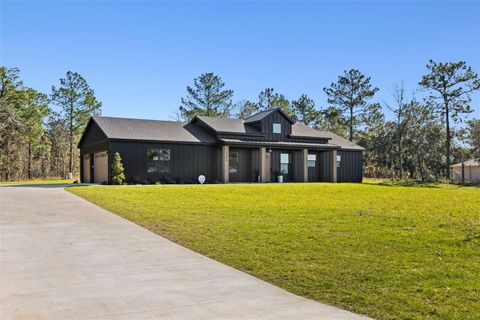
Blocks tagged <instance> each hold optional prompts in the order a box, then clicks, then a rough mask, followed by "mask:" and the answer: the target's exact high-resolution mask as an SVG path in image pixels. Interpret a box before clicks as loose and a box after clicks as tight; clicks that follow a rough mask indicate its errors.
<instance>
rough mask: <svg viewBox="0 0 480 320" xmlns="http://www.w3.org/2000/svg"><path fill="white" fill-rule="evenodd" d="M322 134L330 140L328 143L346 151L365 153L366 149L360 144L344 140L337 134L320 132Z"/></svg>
mask: <svg viewBox="0 0 480 320" xmlns="http://www.w3.org/2000/svg"><path fill="white" fill-rule="evenodd" d="M318 132H320V135H321V136H323V137H326V138H330V140H329V141H328V142H329V143H331V144H335V145H337V146H340V147H341V148H342V149H346V150H358V151H364V150H365V148H363V147H360V146H359V145H358V144H356V143H355V142H352V141H350V140H348V139H345V138H342V137H340V136H338V135H336V134H335V133H332V132H328V131H318Z"/></svg>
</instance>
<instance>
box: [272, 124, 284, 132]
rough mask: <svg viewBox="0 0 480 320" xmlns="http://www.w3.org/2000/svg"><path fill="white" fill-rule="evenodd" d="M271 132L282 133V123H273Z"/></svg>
mask: <svg viewBox="0 0 480 320" xmlns="http://www.w3.org/2000/svg"><path fill="white" fill-rule="evenodd" d="M272 131H273V133H282V124H281V123H274V124H273V128H272Z"/></svg>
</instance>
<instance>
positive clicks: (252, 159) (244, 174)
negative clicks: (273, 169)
mask: <svg viewBox="0 0 480 320" xmlns="http://www.w3.org/2000/svg"><path fill="white" fill-rule="evenodd" d="M229 152H230V153H232V152H236V153H238V171H237V172H236V173H229V180H230V182H257V176H256V175H255V173H256V172H257V171H259V168H260V163H259V158H258V157H259V149H258V148H239V147H230V150H229Z"/></svg>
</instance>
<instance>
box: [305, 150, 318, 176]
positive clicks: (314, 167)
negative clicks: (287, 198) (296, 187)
mask: <svg viewBox="0 0 480 320" xmlns="http://www.w3.org/2000/svg"><path fill="white" fill-rule="evenodd" d="M307 157H308V158H307V168H308V182H318V181H320V153H319V152H315V151H309V152H308V156H307Z"/></svg>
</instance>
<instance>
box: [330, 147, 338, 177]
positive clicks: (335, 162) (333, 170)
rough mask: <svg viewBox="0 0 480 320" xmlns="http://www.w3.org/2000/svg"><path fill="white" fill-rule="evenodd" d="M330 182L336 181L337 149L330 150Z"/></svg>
mask: <svg viewBox="0 0 480 320" xmlns="http://www.w3.org/2000/svg"><path fill="white" fill-rule="evenodd" d="M331 173H332V182H337V150H332V168H331Z"/></svg>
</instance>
